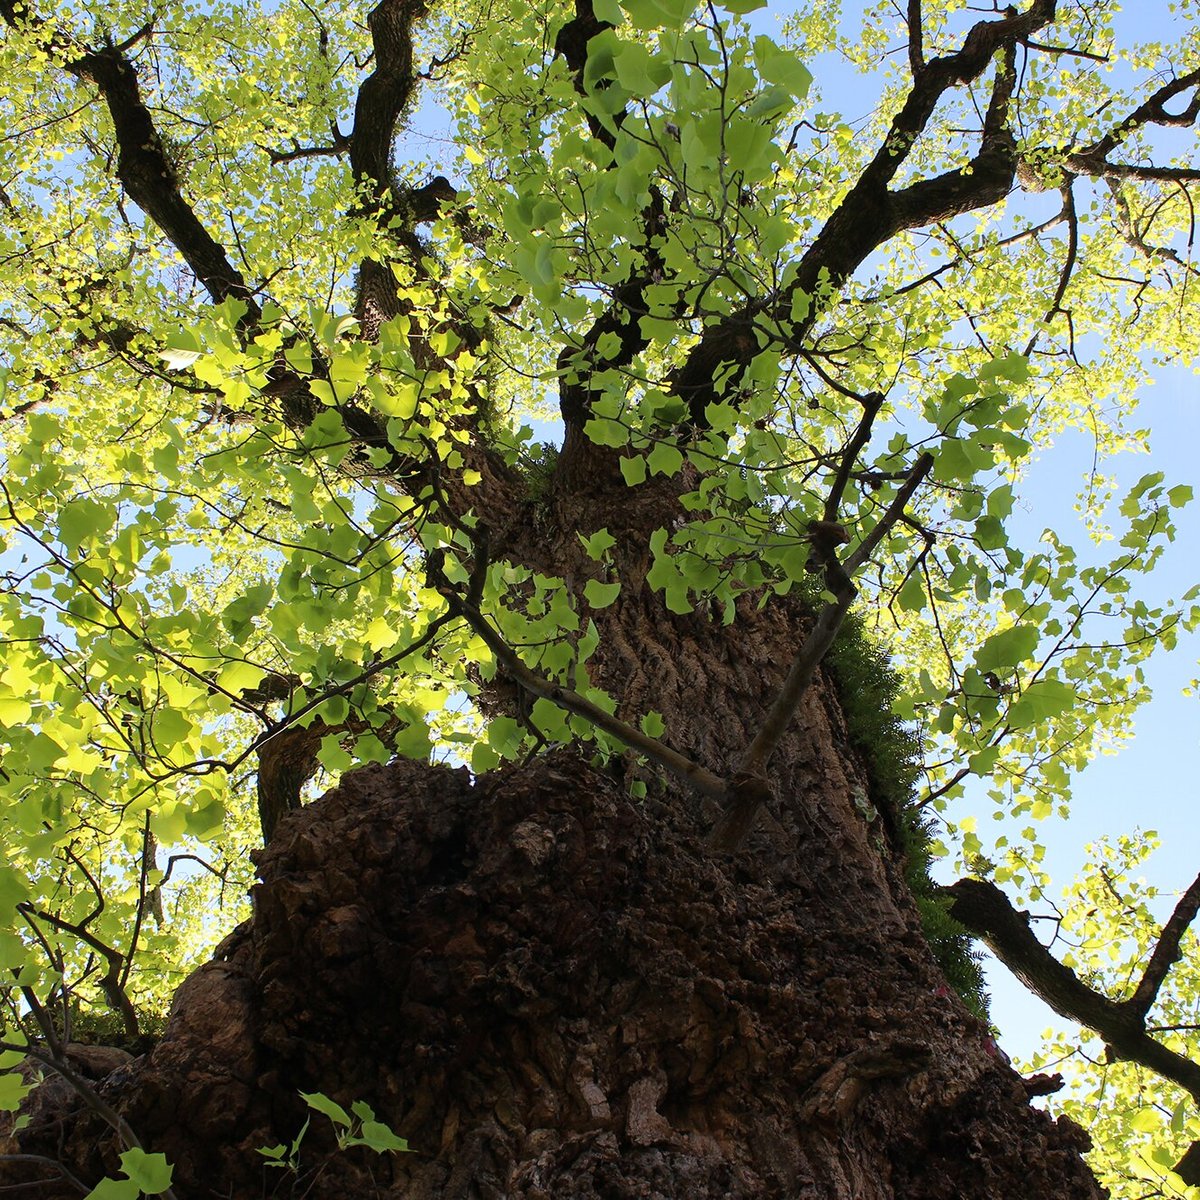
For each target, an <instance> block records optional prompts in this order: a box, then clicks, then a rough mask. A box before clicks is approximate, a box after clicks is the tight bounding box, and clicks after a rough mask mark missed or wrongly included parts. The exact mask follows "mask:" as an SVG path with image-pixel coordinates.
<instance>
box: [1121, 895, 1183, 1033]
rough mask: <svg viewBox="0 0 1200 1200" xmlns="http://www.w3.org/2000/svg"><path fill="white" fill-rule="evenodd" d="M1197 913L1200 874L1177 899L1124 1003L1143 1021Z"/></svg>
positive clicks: (1176, 959) (1178, 956)
mask: <svg viewBox="0 0 1200 1200" xmlns="http://www.w3.org/2000/svg"><path fill="white" fill-rule="evenodd" d="M1197 912H1200V875H1197V876H1196V878H1195V879H1193V880H1192V882H1191V885H1190V886H1189V887H1188V889H1187V891H1185V892H1184V893H1183V895H1182V896H1180V897H1179V902H1178V903H1177V904H1176V905H1175V911H1174V912H1172V913H1171V916H1170V918H1169V919H1168V920H1167V923H1166V924H1165V925H1164V926H1163V927H1162V932H1161V933H1160V934H1159V935H1158V941H1157V943H1156V944H1155V946H1154V950H1153V952H1152V953H1151V955H1150V961H1149V962H1148V963H1147V964H1146V969H1145V971H1143V972H1142V977H1141V979H1140V980H1138V985H1137V987H1136V988H1135V989H1134V992H1133V995H1132V996H1130V998H1129V999H1128V1000H1126V1001H1125V1004H1126V1005H1127V1006H1128V1007H1129V1008H1130V1009H1131V1010H1132V1011H1134V1012H1136V1013H1139V1014H1140V1015H1141V1016H1142V1018H1143V1019H1145V1017H1146V1015H1147V1014H1148V1013H1149V1012H1150V1009H1151V1008H1152V1007H1153V1006H1154V1001H1155V1000H1156V999H1157V998H1158V992H1159V989H1160V988H1161V987H1162V985H1163V981H1164V980H1165V979H1166V977H1167V972H1168V971H1169V970H1170V969H1171V967H1172V966H1174V964H1175V963H1177V962H1178V961H1179V959H1180V957H1181V954H1182V951H1181V950H1180V943H1181V942H1182V941H1183V935H1184V934H1185V933H1186V932H1187V930H1188V927H1189V926H1190V925H1191V923H1192V922H1193V921H1194V920H1195V919H1196V913H1197Z"/></svg>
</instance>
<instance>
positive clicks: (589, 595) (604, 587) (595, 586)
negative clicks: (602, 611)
mask: <svg viewBox="0 0 1200 1200" xmlns="http://www.w3.org/2000/svg"><path fill="white" fill-rule="evenodd" d="M620 593H621V585H620V583H601V582H600V581H599V580H598V579H589V580H588V581H587V583H585V584H584V586H583V598H584V599H585V600H586V601H587V602H588V604H589V605H590V606H591V607H592V608H607V607H608V606H609V605H610V604H612V602H613V601H614V600H615V599H616V598H617V596H619V595H620Z"/></svg>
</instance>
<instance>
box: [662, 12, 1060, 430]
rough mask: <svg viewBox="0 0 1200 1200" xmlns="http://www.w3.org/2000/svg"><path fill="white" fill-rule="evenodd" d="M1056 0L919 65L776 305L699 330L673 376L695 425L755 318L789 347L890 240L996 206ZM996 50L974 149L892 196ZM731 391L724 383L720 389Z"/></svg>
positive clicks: (747, 345)
mask: <svg viewBox="0 0 1200 1200" xmlns="http://www.w3.org/2000/svg"><path fill="white" fill-rule="evenodd" d="M1055 6H1056V0H1033V2H1032V3H1031V4H1030V5H1029V7H1028V8H1027V9H1026V10H1025V11H1024V12H1017V11H1016V10H1015V9H1010V10H1009V11H1008V13H1007V15H1005V16H1004V17H1002V18H1001V19H1000V20H998V21H980V22H978V23H976V24H975V25H974V26H973V27H972V28H971V30H970V31H969V32H968V33H967V35H966V37H965V38H964V39H963V42H962V46H961V48H960V49H959V50H958V51H957V52H956V53H954V54H949V55H944V56H942V57H939V58H935V59H933V60H931V61H929V62H927V63H925V64H924V65H923V66H922V68H921V70H920V71H919V73H917V74H916V75H915V77H914V79H913V85H912V87H911V88H910V89H909V92H908V95H907V97H906V98H905V101H904V104H903V105H902V106H901V108H900V111H899V112H898V113H897V114H896V116H895V117H894V118H893V120H892V124H891V128H890V129H889V131H888V134H887V136H886V137H885V138H884V140H883V143H882V145H881V146H880V147H879V149H878V150H877V151H876V153H875V156H874V158H872V160H871V162H870V163H868V164H867V166H866V167H865V168H864V170H863V172H862V173H861V174H860V175H859V177H858V180H857V181H856V182H855V184H854V186H853V187H852V188H851V189H850V190H849V192H847V193H846V195H845V197H844V198H843V200H842V201H841V203H840V204H839V205H838V206H837V208H836V209H834V211H833V213H832V214H831V215H830V216H829V218H828V220H827V221H826V222H825V225H824V226H823V228H822V229H821V232H820V233H819V234H818V235H817V238H816V240H815V241H814V242H813V243H812V245H811V246H810V247H809V249H808V250H807V251H806V252H805V254H804V255H803V257H802V258H801V259H800V262H799V264H798V266H797V271H796V276H795V278H794V280H793V282H792V283H791V284H790V285H789V286H788V287H787V288H786V289H785V290H784V291H783V292H782V293H781V294H780V295H778V296H777V297H776V298H775V299H773V300H759V301H756V302H755V303H754V304H751V305H748V306H746V307H745V308H743V309H742V310H741V311H739V312H737V313H733V314H731V315H730V316H729V317H727V318H725V319H724V320H723V321H720V322H718V323H716V324H714V325H711V326H709V328H708V329H707V330H705V332H704V334H703V336H702V337H701V338H700V341H699V343H698V344H697V345H696V346H695V348H694V349H693V350H692V352H691V354H690V355H689V356H688V359H687V361H686V362H685V363H684V364H683V365H682V366H681V367H680V368H679V369H678V370H677V371H676V372H675V373H674V375H673V377H672V380H671V383H672V387H673V390H674V392H675V394H676V395H678V396H679V397H680V398H681V399H682V400H684V401H685V402H686V403H687V405H688V409H689V411H690V413H691V419H692V423H693V425H694V426H695V427H696V428H698V429H703V428H705V427H706V425H707V422H706V419H705V409H706V407H707V405H708V404H709V403H710V402H711V401H713V400H714V399H717V398H718V396H717V392H716V390H715V387H714V383H713V381H714V380H715V379H719V378H727V377H728V374H729V373H728V370H727V369H725V368H727V367H728V366H729V365H730V364H740V365H742V366H745V364H747V363H748V362H749V361H750V359H751V358H752V357H753V356H754V354H756V353H758V349H759V347H758V341H757V339H756V338H755V337H754V336H753V332H754V331H753V326H754V324H755V320H756V318H759V317H762V316H764V315H765V316H767V317H768V318H769V320H770V322H772V323H774V324H775V325H777V326H778V327H779V328H781V329H783V330H786V331H787V335H786V336H787V338H788V340H789V342H790V343H791V347H792V348H793V349H796V348H797V347H798V346H799V345H800V343H801V342H802V341H803V339H804V338H805V337H806V336H807V334H808V332H809V330H810V329H811V328H812V327H813V325H814V324H815V322H816V319H817V317H818V316H819V315H820V312H821V311H822V306H821V304H820V303H819V302H818V297H819V296H820V295H821V294H823V292H827V291H836V289H837V288H839V287H840V286H841V285H842V284H843V283H845V281H846V280H847V279H849V278H850V276H851V275H852V274H853V273H854V271H855V270H857V268H858V267H859V266H860V265H861V264H862V262H863V261H864V260H865V259H866V258H867V257H868V255H870V254H871V253H872V251H874V250H875V249H876V248H877V247H878V246H881V245H882V244H883V243H884V242H886V241H887V240H888V239H889V238H891V237H892V236H894V235H895V234H896V233H899V232H900V231H901V230H904V229H914V228H918V227H921V226H924V225H928V224H931V223H933V222H935V221H939V220H946V219H948V218H950V217H953V216H958V215H960V214H962V213H966V212H970V211H973V210H974V209H976V208H980V207H984V206H986V205H989V204H994V203H996V202H997V201H999V200H1002V199H1003V198H1004V197H1005V196H1006V195H1007V194H1008V191H1009V189H1010V188H1011V187H1012V182H1013V178H1014V175H1015V172H1016V149H1015V141H1014V139H1013V137H1012V134H1011V133H1010V132H1009V129H1008V110H1009V103H1010V100H1011V97H1012V93H1013V89H1014V87H1015V83H1016V74H1015V68H1014V63H1013V55H1014V51H1015V47H1016V44H1017V43H1018V42H1020V41H1022V40H1023V39H1025V38H1027V37H1029V36H1031V35H1032V34H1034V33H1036V32H1037V31H1038V30H1039V29H1041V28H1043V27H1044V26H1045V25H1048V24H1049V23H1050V22H1051V21H1053V20H1054V15H1055ZM998 53H1003V54H1004V55H1006V58H1005V59H1004V60H1003V61H1002V62H1000V63H999V64H998V66H997V70H996V79H995V82H994V84H993V87H992V94H991V99H990V102H989V105H988V111H987V115H986V118H985V122H984V129H983V137H982V140H981V143H980V148H979V152H978V153H977V154H976V155H975V157H974V158H973V159H972V160H971V162H970V163H969V164H968V165H967V166H966V167H964V168H962V169H961V170H956V171H947V172H944V173H943V174H941V175H938V176H934V177H932V178H928V179H922V180H919V181H917V182H916V183H913V184H910V185H909V186H907V187H904V188H901V189H899V190H897V191H891V190H890V189H889V186H888V185H889V184H890V183H891V182H892V180H893V179H894V178H895V177H896V174H897V172H898V171H899V170H900V168H901V167H902V166H903V165H904V163H905V162H906V161H907V159H908V157H909V154H910V153H911V151H912V149H913V147H914V146H915V144H916V142H917V139H918V138H919V137H920V136H921V134H922V133H923V132H924V130H925V128H926V126H927V125H928V123H929V120H930V118H931V117H932V116H933V113H934V110H935V109H936V107H937V105H938V103H939V102H940V100H941V98H942V96H943V95H944V94H945V93H946V92H947V91H948V90H949V89H951V88H952V87H956V86H961V85H963V84H967V83H970V82H972V81H973V80H975V79H977V78H978V77H979V76H980V75H981V74H983V72H984V71H985V70H986V69H987V67H988V65H989V64H990V63H991V62H992V60H993V59H994V58H995V56H996V55H997V54H998ZM799 295H805V296H808V297H809V298H810V304H809V305H808V312H807V315H806V316H804V317H803V318H801V319H800V320H799V321H793V320H792V316H791V313H792V309H793V302H794V300H795V299H796V297H797V296H799ZM726 386H728V383H727V384H726Z"/></svg>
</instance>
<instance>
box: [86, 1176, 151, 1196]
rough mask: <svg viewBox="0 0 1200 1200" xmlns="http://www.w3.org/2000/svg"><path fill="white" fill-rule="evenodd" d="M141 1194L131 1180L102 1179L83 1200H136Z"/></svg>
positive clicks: (139, 1189)
mask: <svg viewBox="0 0 1200 1200" xmlns="http://www.w3.org/2000/svg"><path fill="white" fill-rule="evenodd" d="M141 1194H142V1190H141V1188H139V1187H138V1185H137V1184H136V1183H134V1182H133V1180H132V1179H102V1180H100V1182H99V1183H98V1184H96V1186H95V1187H94V1188H92V1190H91V1191H90V1192H88V1194H87V1195H86V1196H85V1197H84V1200H138V1197H139V1196H140V1195H141Z"/></svg>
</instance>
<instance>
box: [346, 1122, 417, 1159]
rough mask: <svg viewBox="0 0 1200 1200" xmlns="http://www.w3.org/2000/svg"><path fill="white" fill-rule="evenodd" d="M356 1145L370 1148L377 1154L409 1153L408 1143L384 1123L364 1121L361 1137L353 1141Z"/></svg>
mask: <svg viewBox="0 0 1200 1200" xmlns="http://www.w3.org/2000/svg"><path fill="white" fill-rule="evenodd" d="M352 1143H353V1144H354V1145H360V1146H368V1147H370V1149H372V1150H374V1151H375V1152H376V1153H377V1154H383V1153H385V1152H388V1151H390V1152H392V1153H398V1154H404V1153H407V1152H408V1142H406V1141H405V1140H404V1138H402V1137H399V1136H397V1135H396V1134H395V1133H394V1132H393V1131H392V1130H391V1129H390V1128H389V1127H388V1126H387V1125H385V1124H383V1122H382V1121H363V1123H362V1129H361V1131H360V1132H359V1136H358V1137H357V1138H354V1139H353V1140H352Z"/></svg>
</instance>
